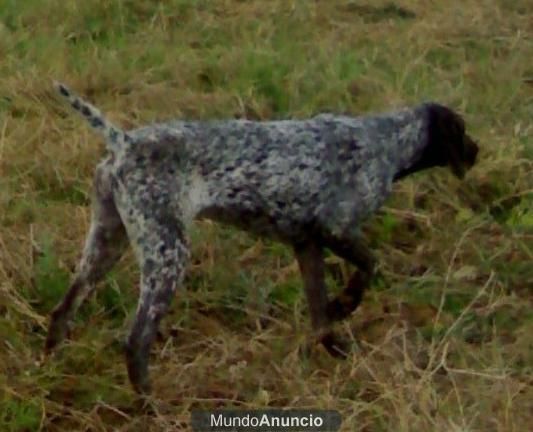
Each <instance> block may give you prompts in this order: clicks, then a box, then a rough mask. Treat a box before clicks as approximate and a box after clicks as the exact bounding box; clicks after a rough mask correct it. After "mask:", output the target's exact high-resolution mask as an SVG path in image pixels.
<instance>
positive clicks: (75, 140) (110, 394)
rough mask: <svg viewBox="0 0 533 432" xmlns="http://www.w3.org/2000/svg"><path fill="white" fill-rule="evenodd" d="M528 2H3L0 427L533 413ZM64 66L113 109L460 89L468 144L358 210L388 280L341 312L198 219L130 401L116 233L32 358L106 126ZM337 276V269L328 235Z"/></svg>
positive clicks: (381, 422) (216, 108) (140, 113)
mask: <svg viewBox="0 0 533 432" xmlns="http://www.w3.org/2000/svg"><path fill="white" fill-rule="evenodd" d="M532 14H533V9H532V7H531V5H530V2H529V1H528V0H515V1H513V2H508V1H503V0H486V1H483V2H479V1H477V0H460V1H459V0H449V1H447V2H426V1H422V0H397V1H395V2H391V1H381V0H379V1H374V2H370V1H367V2H355V1H348V0H342V1H340V0H339V1H337V0H335V1H325V0H324V1H313V2H311V1H304V0H292V1H282V0H271V1H268V2H267V1H263V0H247V1H242V0H241V1H239V0H216V1H214V0H213V1H207V0H197V1H193V0H171V1H167V2H156V1H152V0H138V1H135V2H134V1H126V0H122V1H119V0H113V1H104V0H88V1H85V2H63V1H59V0H48V1H46V2H40V1H35V0H27V1H24V2H20V1H14V0H2V1H0V56H1V58H2V62H0V72H1V76H2V79H1V80H0V119H1V120H0V174H1V175H0V257H1V259H0V340H1V342H0V344H1V345H0V346H1V348H0V388H1V389H2V390H1V393H0V394H1V398H0V430H6V431H35V430H45V431H67V430H68V431H70V430H84V431H107V430H120V431H137V430H144V431H160V430H161V431H162V430H187V427H188V426H187V425H188V420H189V411H190V409H191V408H194V407H202V408H215V407H243V408H262V407H298V408H304V407H314V408H329V409H337V410H339V411H340V412H341V414H342V416H343V419H344V423H343V426H342V430H343V431H351V430H360V431H388V430H395V431H428V430H434V431H523V430H527V429H528V426H527V425H531V424H532V423H533V414H532V413H533V410H532V406H533V403H532V400H533V390H532V389H533V385H532V384H533V375H532V373H533V369H532V365H533V355H532V353H533V346H532V339H531V332H532V331H533V314H532V312H531V310H532V301H533V294H532V293H533V291H532V288H533V265H532V262H533V219H532V214H533V176H532V171H533V166H532V165H533V164H532V157H533V139H532V132H533V125H532V122H531V119H532V116H533V85H532V83H533V66H532V63H531V58H533V39H532V36H533V34H532V29H531V25H530V21H531V16H532ZM53 78H55V79H60V80H63V81H65V82H67V83H68V84H70V85H71V86H72V87H73V88H75V89H76V90H77V91H79V92H80V93H81V94H84V95H86V96H87V97H89V98H90V99H91V100H93V101H94V102H95V103H96V104H97V105H98V106H99V107H101V108H102V110H104V111H105V112H106V113H108V115H109V116H110V117H111V118H112V119H114V120H115V121H116V122H117V123H120V124H122V125H124V126H125V127H133V126H136V125H140V124H143V123H146V122H150V121H154V120H164V119H167V118H172V117H185V118H213V117H220V118H227V117H247V118H254V119H270V118H282V117H305V116H308V115H312V114H314V113H317V112H320V111H324V110H333V111H336V112H346V113H351V114H359V113H365V112H369V111H383V110H386V109H390V108H393V107H397V106H399V105H405V104H414V103H418V102H420V101H422V100H429V99H432V100H438V101H441V102H443V103H446V104H449V105H452V106H454V107H456V108H457V109H460V110H461V111H462V112H463V113H464V115H465V118H466V121H467V124H468V125H469V129H470V130H471V131H472V134H473V135H474V136H475V137H477V139H478V140H479V142H480V145H481V153H480V160H479V164H478V165H477V166H476V167H475V168H474V169H473V170H472V171H471V172H470V173H469V175H468V177H467V178H466V180H465V181H463V182H458V181H457V180H456V179H454V178H453V177H452V176H451V175H450V173H449V172H446V171H444V170H433V171H431V172H428V173H424V174H421V175H418V176H415V177H413V178H410V179H407V180H406V181H404V182H402V183H401V184H398V185H397V186H396V188H395V194H394V195H393V197H391V199H390V200H389V201H388V202H387V205H386V206H385V207H384V208H383V209H382V211H381V212H380V213H379V214H378V215H376V217H375V218H373V219H372V220H370V221H368V223H366V224H365V226H364V230H365V232H366V233H367V235H368V238H369V240H370V241H371V243H372V244H373V247H374V249H375V250H376V254H377V255H378V257H379V259H380V270H381V273H382V279H380V280H378V281H377V282H376V283H375V286H374V287H373V289H372V290H371V291H370V292H369V293H368V294H367V296H366V299H365V302H364V305H363V306H362V307H361V308H360V309H359V310H358V311H357V313H356V314H354V315H353V316H352V317H351V318H350V319H349V320H347V321H346V322H345V323H343V324H341V325H339V329H338V330H339V332H341V333H342V334H343V335H344V336H345V337H346V338H351V339H352V340H353V344H354V352H353V354H352V355H351V356H350V357H349V358H348V359H347V360H346V361H337V360H333V359H331V358H330V357H328V355H327V354H325V353H324V352H323V351H322V349H321V348H318V347H317V348H316V349H313V350H312V352H311V354H310V355H309V356H302V355H301V354H299V353H298V351H299V348H300V347H302V345H303V344H304V343H305V341H306V337H307V335H308V319H307V314H306V308H305V304H304V301H303V297H302V292H301V285H300V284H301V283H300V280H299V276H298V272H297V266H296V265H295V262H294V259H293V257H292V255H291V253H290V251H289V250H288V249H287V248H285V247H284V246H281V245H279V244H275V243H272V242H267V241H259V240H257V239H254V238H252V237H249V236H248V235H246V234H245V233H242V232H239V231H236V230H233V229H230V228H227V227H221V226H217V225H215V224H212V223H209V222H203V223H198V224H197V225H196V227H195V230H194V233H193V234H192V238H193V250H192V252H193V258H192V262H191V265H190V268H189V272H188V275H187V278H186V286H187V290H186V292H185V291H184V292H183V293H182V294H181V295H180V296H179V298H177V299H176V301H175V302H174V305H173V308H172V312H171V313H170V314H169V316H168V317H167V318H166V319H165V321H164V323H163V325H162V328H161V335H160V338H159V340H158V343H157V344H156V346H155V348H154V350H153V358H152V377H153V381H154V401H153V403H154V406H155V412H152V413H147V412H142V411H140V410H138V409H137V408H138V407H137V405H136V400H135V395H134V394H133V393H132V391H131V389H130V387H129V385H128V383H127V379H126V373H125V367H124V363H123V359H122V353H121V348H120V341H121V340H122V339H123V337H124V336H125V334H126V332H127V329H128V323H129V321H130V319H131V315H132V313H133V311H134V309H135V303H136V296H137V288H138V285H137V280H138V270H137V267H136V265H135V263H134V261H133V259H132V256H131V254H128V255H127V256H126V257H125V258H124V259H123V260H122V261H121V263H120V265H118V266H117V268H116V269H115V270H114V271H113V272H112V274H110V275H109V276H108V277H107V279H106V281H105V282H103V283H102V284H101V285H100V287H99V289H98V291H97V293H96V295H95V296H94V297H93V298H91V299H90V300H89V301H88V304H87V305H86V306H85V307H84V308H83V309H82V310H81V311H80V314H79V317H78V319H77V321H76V326H75V328H74V330H73V335H72V339H71V341H70V342H68V343H66V344H64V345H63V346H62V347H61V348H60V349H59V350H58V352H57V353H56V355H54V356H53V357H52V358H49V359H44V358H43V357H42V351H41V350H42V345H43V340H44V336H45V331H46V325H47V320H48V313H49V311H50V308H51V307H52V306H53V304H54V303H55V302H56V301H57V299H58V298H60V297H61V295H62V292H63V291H64V290H65V289H66V286H67V284H68V278H69V277H70V275H71V273H72V271H73V269H74V267H75V265H76V262H77V259H78V258H79V254H80V251H81V247H82V244H83V239H84V235H85V233H86V232H87V229H88V223H89V218H90V209H89V202H90V193H91V181H92V180H91V179H92V173H93V170H94V167H95V164H96V163H97V161H98V160H99V159H100V158H101V157H102V155H103V145H102V143H101V142H100V141H99V140H98V138H97V137H95V136H94V135H93V134H92V132H90V131H89V130H88V128H87V127H86V125H85V124H83V123H82V122H81V121H80V120H79V119H78V118H77V117H76V116H75V115H71V114H70V112H68V111H67V110H66V109H65V107H64V105H63V104H61V103H60V102H59V101H58V100H57V99H56V98H55V96H53V93H52V89H51V85H50V81H51V79H53ZM328 267H329V268H330V270H331V275H332V276H331V277H330V279H329V284H330V286H331V291H332V292H333V291H335V290H338V289H340V287H341V285H342V283H345V282H346V279H347V277H348V273H349V270H350V269H349V268H348V267H347V266H346V264H344V263H343V262H341V261H339V260H338V259H337V258H335V257H333V256H330V257H328Z"/></svg>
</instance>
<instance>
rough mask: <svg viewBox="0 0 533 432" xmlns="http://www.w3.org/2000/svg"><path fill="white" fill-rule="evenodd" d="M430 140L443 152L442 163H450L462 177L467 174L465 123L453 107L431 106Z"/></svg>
mask: <svg viewBox="0 0 533 432" xmlns="http://www.w3.org/2000/svg"><path fill="white" fill-rule="evenodd" d="M430 119H431V120H430V140H431V141H432V142H433V144H434V145H435V146H436V147H438V152H439V153H440V152H442V153H441V155H442V156H441V157H442V158H443V159H444V160H441V164H442V165H445V164H446V165H449V166H450V169H451V170H452V172H453V173H454V174H455V175H456V176H457V177H458V178H460V179H462V178H463V177H464V176H465V173H466V166H465V159H466V155H465V152H466V149H465V142H464V139H465V124H464V120H463V119H462V117H461V116H460V115H459V114H457V113H455V112H454V111H452V110H451V109H449V108H447V107H445V106H442V105H438V104H433V105H432V106H431V107H430Z"/></svg>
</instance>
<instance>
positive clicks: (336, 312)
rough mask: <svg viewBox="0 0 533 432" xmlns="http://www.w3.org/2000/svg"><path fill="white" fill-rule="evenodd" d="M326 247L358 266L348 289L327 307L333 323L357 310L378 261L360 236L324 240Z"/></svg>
mask: <svg viewBox="0 0 533 432" xmlns="http://www.w3.org/2000/svg"><path fill="white" fill-rule="evenodd" d="M324 242H325V246H326V247H328V248H329V249H331V251H332V252H333V253H335V254H336V255H338V256H340V257H341V258H344V259H345V260H347V261H348V262H349V263H351V264H353V265H355V266H357V268H358V271H356V272H354V273H353V274H352V276H351V277H350V280H349V281H348V285H347V286H346V288H345V289H344V290H343V291H342V293H340V294H339V295H338V296H337V297H335V298H334V299H333V300H331V301H330V302H329V303H328V305H327V316H328V318H329V319H330V320H331V321H340V320H343V319H344V318H346V317H348V316H349V315H350V314H351V313H352V312H353V311H355V310H356V309H357V307H358V306H359V304H360V303H361V301H362V299H363V294H364V292H365V290H366V288H367V287H368V286H369V285H370V282H371V281H372V278H373V277H374V274H375V268H376V259H375V257H374V255H373V253H372V251H371V250H370V248H369V247H368V246H367V245H366V243H365V242H364V241H363V239H362V238H360V237H359V235H358V234H353V235H350V236H346V237H345V238H343V239H339V238H335V237H329V238H325V239H324Z"/></svg>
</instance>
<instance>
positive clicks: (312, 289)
mask: <svg viewBox="0 0 533 432" xmlns="http://www.w3.org/2000/svg"><path fill="white" fill-rule="evenodd" d="M294 252H295V255H296V259H297V261H298V265H299V267H300V272H301V274H302V279H303V282H304V289H305V295H306V298H307V304H308V306H309V314H310V317H311V326H312V328H313V331H314V332H315V334H316V336H317V337H318V339H319V341H320V342H321V343H322V344H323V345H324V347H325V348H326V349H327V350H328V352H329V353H330V354H332V355H334V356H344V355H345V352H346V347H345V344H344V343H343V342H342V341H340V340H338V339H337V337H336V336H335V334H334V333H333V331H332V330H331V328H330V324H331V322H330V319H329V317H328V314H327V306H328V295H327V289H326V284H325V281H324V255H323V249H322V247H321V245H319V244H318V243H316V242H313V241H309V242H304V243H298V244H297V245H294Z"/></svg>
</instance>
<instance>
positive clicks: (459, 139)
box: [46, 83, 478, 393]
mask: <svg viewBox="0 0 533 432" xmlns="http://www.w3.org/2000/svg"><path fill="white" fill-rule="evenodd" d="M56 88H57V90H58V91H59V93H60V94H61V95H62V96H63V97H65V98H66V99H67V100H68V101H69V103H70V105H71V106H72V107H73V108H74V109H75V110H76V111H79V112H80V113H81V114H82V115H83V116H84V117H85V118H86V119H87V120H88V122H89V124H90V125H91V126H92V127H93V128H95V129H96V130H98V131H100V132H101V133H102V134H103V135H104V137H105V139H106V143H107V149H108V150H109V155H108V156H107V157H106V158H105V159H104V160H103V161H102V162H101V163H100V164H99V165H98V167H97V169H96V176H95V183H94V189H95V199H94V202H93V217H92V224H91V228H90V232H89V235H88V237H87V240H86V245H85V249H84V252H83V257H82V259H81V262H80V265H79V270H78V272H77V274H76V276H75V277H74V280H73V282H72V285H71V287H70V289H69V291H68V292H67V294H66V296H65V298H64V299H63V301H62V302H61V303H60V304H59V305H58V306H57V307H56V308H55V310H54V311H53V313H52V319H51V323H50V328H49V332H48V337H47V341H46V348H47V350H50V349H52V348H53V347H54V346H55V345H57V344H58V343H59V342H60V341H61V340H62V339H63V338H64V337H65V336H66V335H67V333H68V327H69V322H70V321H71V319H72V318H73V316H74V314H75V312H76V310H77V308H78V306H79V305H80V304H81V302H82V301H83V300H84V299H85V298H86V297H87V295H88V294H89V293H90V292H91V291H92V290H93V289H94V287H95V284H96V283H97V282H98V281H99V280H100V279H102V277H103V276H104V275H105V274H106V272H107V271H108V270H110V268H111V267H112V266H113V264H114V263H116V261H117V260H118V259H119V257H120V256H121V254H122V253H123V251H124V249H125V248H126V246H127V244H128V239H129V243H130V244H131V245H132V246H133V249H134V251H135V254H136V257H137V260H138V262H139V265H140V269H141V291H140V298H139V304H138V307H137V312H136V316H135V320H134V322H133V326H132V328H131V332H130V334H129V337H128V339H127V342H126V361H127V366H128V374H129V377H130V381H131V383H132V384H133V386H134V388H135V389H136V390H137V391H139V392H142V393H145V392H148V391H149V389H150V381H149V377H148V357H149V351H150V345H151V343H152V341H153V339H154V337H155V334H156V331H157V326H158V323H159V321H160V320H161V318H162V317H163V316H164V315H165V313H166V312H167V310H168V307H169V304H170V302H171V300H172V298H173V297H174V294H175V291H176V289H177V288H178V287H179V286H180V285H181V282H182V279H183V274H184V271H185V267H186V264H187V261H188V258H189V249H188V246H187V234H186V232H187V227H188V225H189V224H190V223H191V221H192V220H193V219H195V218H209V219H213V220H216V221H220V222H223V223H228V224H232V225H235V226H238V227H241V228H243V229H245V230H248V231H251V232H253V233H255V234H258V235H261V236H268V237H272V238H275V239H278V240H280V241H282V242H285V243H287V244H290V245H291V246H292V247H293V248H294V251H295V255H296V258H297V261H298V263H299V266H300V270H301V274H302V278H303V281H304V287H305V293H306V297H307V301H308V305H309V310H310V316H311V324H312V327H313V329H314V330H315V331H316V332H317V333H318V334H319V335H320V338H321V340H322V342H323V343H324V344H325V346H326V347H327V348H328V349H330V350H331V351H333V350H334V346H333V345H334V337H333V336H332V333H331V332H330V330H329V326H330V324H331V323H332V322H333V321H335V320H339V319H342V318H344V317H346V316H347V315H349V314H350V313H351V312H352V311H354V310H355V308H356V307H357V305H358V304H359V302H360V301H361V298H362V294H363V291H364V289H365V287H366V286H367V285H368V283H369V281H370V278H371V277H372V274H373V272H374V258H373V257H372V253H371V252H370V251H369V250H368V248H367V247H366V246H365V245H364V244H363V242H362V240H361V239H360V237H359V234H358V227H359V226H360V224H361V222H362V221H363V220H364V219H365V218H367V217H368V216H369V215H371V214H372V213H373V212H375V211H376V210H377V209H378V208H379V207H380V205H381V204H382V203H383V201H384V200H385V199H386V198H387V196H388V195H389V194H390V192H391V186H392V183H393V182H394V181H395V180H398V179H400V178H402V177H404V176H406V175H408V174H410V173H413V172H416V171H420V170H423V169H426V168H430V167H434V166H445V165H449V166H450V167H451V169H452V171H453V173H454V174H455V175H457V176H458V177H463V176H464V174H465V170H466V169H468V168H470V167H471V166H472V165H473V164H474V162H475V160H476V155H477V152H478V147H477V145H476V144H475V143H474V141H472V139H471V138H470V137H469V136H468V135H467V134H466V133H465V130H464V123H463V120H462V119H461V117H460V116H459V115H457V114H456V113H454V112H453V111H452V110H450V109H449V108H446V107H444V106H442V105H438V104H435V103H428V104H422V105H419V106H417V107H414V108H412V109H404V110H400V111H396V112H391V113H387V114H382V115H373V116H362V117H354V118H352V117H347V116H335V115H331V114H321V115H318V116H316V117H313V118H311V119H308V120H284V121H266V122H253V121H246V120H226V121H206V122H200V121H173V122H168V123H164V124H154V125H151V126H148V127H143V128H139V129H135V130H132V131H128V132H125V131H123V130H121V129H120V128H118V127H116V126H114V125H112V124H111V123H110V122H108V121H107V120H106V119H105V118H104V117H103V116H102V115H101V113H100V112H99V111H98V110H97V109H96V108H94V107H93V106H92V105H90V104H89V103H87V102H85V101H83V100H82V99H80V98H78V97H77V96H75V95H74V94H73V93H72V92H71V91H70V90H69V89H68V88H67V87H66V86H64V85H62V84H57V83H56ZM324 248H329V249H330V250H331V251H332V252H334V253H335V254H337V255H339V256H340V257H342V258H344V259H346V260H347V261H349V262H350V263H352V264H354V265H356V266H357V267H358V271H357V272H355V273H354V275H353V276H352V278H351V280H350V281H349V283H348V286H347V288H346V289H345V290H344V292H343V293H342V294H341V295H340V296H339V297H337V298H334V299H332V300H331V301H328V296H327V292H326V286H325V284H324V262H323V249H324Z"/></svg>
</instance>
